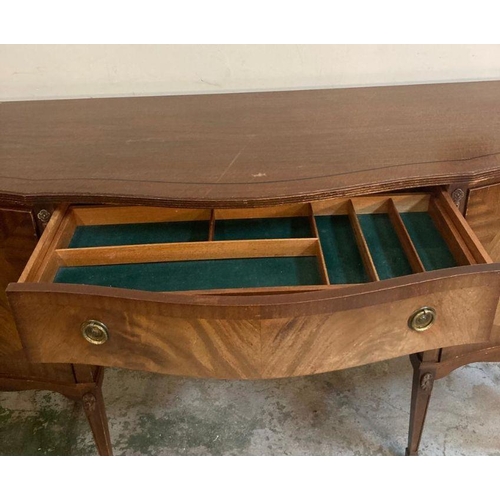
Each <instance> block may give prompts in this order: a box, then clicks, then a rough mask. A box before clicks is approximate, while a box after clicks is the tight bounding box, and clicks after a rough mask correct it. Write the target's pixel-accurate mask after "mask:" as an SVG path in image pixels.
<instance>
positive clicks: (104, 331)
mask: <svg viewBox="0 0 500 500" xmlns="http://www.w3.org/2000/svg"><path fill="white" fill-rule="evenodd" d="M81 332H82V335H83V338H84V339H85V340H86V341H87V342H90V343H91V344H95V345H101V344H104V343H105V342H106V341H107V340H108V339H109V332H108V327H107V326H106V325H105V324H104V323H101V322H100V321H97V320H95V319H90V320H88V321H85V323H82V327H81Z"/></svg>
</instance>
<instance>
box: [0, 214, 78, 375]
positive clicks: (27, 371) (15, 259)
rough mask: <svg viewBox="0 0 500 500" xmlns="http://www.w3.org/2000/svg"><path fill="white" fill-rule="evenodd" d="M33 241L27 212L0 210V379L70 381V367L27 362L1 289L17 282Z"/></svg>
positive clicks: (33, 243)
mask: <svg viewBox="0 0 500 500" xmlns="http://www.w3.org/2000/svg"><path fill="white" fill-rule="evenodd" d="M36 242H37V236H36V228H35V224H34V221H33V217H32V215H31V212H30V211H27V210H17V209H7V208H0V377H10V378H21V379H28V378H29V379H44V380H52V381H61V382H74V376H73V371H72V368H71V365H68V364H61V365H36V364H32V363H28V361H27V359H26V357H25V354H24V352H23V349H22V345H21V340H20V338H19V334H18V332H17V330H16V325H15V323H14V318H13V317H12V313H11V310H10V307H9V303H8V301H7V295H6V293H5V289H6V288H7V285H8V284H9V283H12V282H15V281H17V279H18V278H19V276H20V275H21V273H22V271H23V268H24V266H25V265H26V262H27V261H28V259H29V257H30V255H31V253H32V252H33V250H34V248H35V245H36Z"/></svg>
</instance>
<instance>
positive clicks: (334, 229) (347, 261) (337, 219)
mask: <svg viewBox="0 0 500 500" xmlns="http://www.w3.org/2000/svg"><path fill="white" fill-rule="evenodd" d="M315 219H316V226H317V227H318V233H319V238H320V242H321V249H322V251H323V255H324V257H325V263H326V267H327V269H328V277H329V279H330V283H332V284H342V283H364V282H366V281H368V276H367V275H366V272H365V268H364V266H363V261H362V260H361V255H360V253H359V250H358V246H357V245H356V239H355V236H354V232H353V230H352V227H351V223H350V222H349V217H347V215H335V216H326V215H321V216H316V217H315Z"/></svg>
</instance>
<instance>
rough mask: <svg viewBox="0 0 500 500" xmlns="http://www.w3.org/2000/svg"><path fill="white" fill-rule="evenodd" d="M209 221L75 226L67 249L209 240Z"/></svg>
mask: <svg viewBox="0 0 500 500" xmlns="http://www.w3.org/2000/svg"><path fill="white" fill-rule="evenodd" d="M209 225H210V222H209V221H208V220H192V221H174V222H145V223H138V224H106V225H98V226H78V227H77V228H76V230H75V232H74V234H73V237H72V239H71V242H70V244H69V248H85V247H101V246H113V245H141V244H147V243H174V242H187V241H206V240H208V230H209Z"/></svg>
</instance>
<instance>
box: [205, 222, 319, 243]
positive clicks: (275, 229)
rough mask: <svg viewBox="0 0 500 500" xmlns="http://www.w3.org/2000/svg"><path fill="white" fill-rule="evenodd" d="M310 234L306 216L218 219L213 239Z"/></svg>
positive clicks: (303, 235) (282, 236) (268, 237)
mask: <svg viewBox="0 0 500 500" xmlns="http://www.w3.org/2000/svg"><path fill="white" fill-rule="evenodd" d="M312 236H313V235H312V231H311V224H310V222H309V218H308V217H274V218H263V219H220V220H216V221H215V232H214V239H215V240H254V239H270V238H311V237H312Z"/></svg>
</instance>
